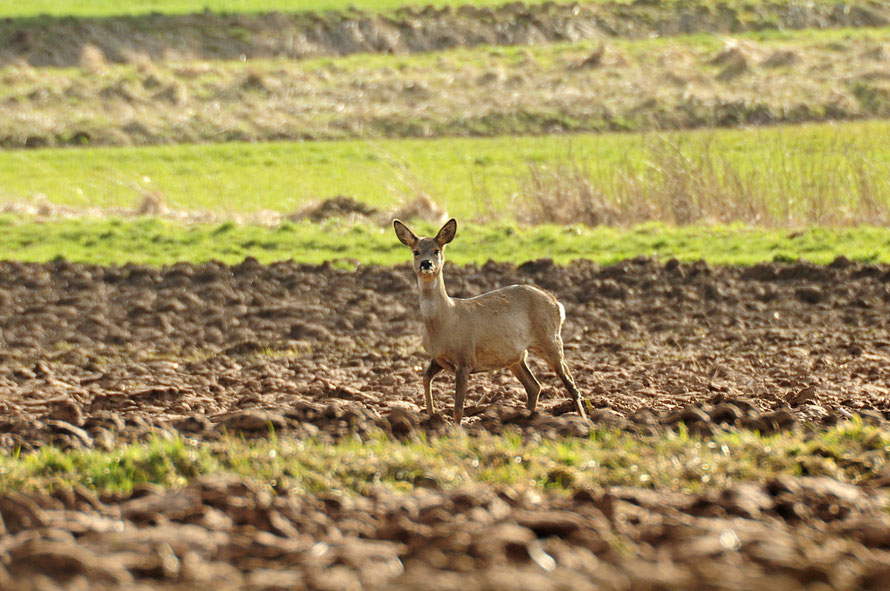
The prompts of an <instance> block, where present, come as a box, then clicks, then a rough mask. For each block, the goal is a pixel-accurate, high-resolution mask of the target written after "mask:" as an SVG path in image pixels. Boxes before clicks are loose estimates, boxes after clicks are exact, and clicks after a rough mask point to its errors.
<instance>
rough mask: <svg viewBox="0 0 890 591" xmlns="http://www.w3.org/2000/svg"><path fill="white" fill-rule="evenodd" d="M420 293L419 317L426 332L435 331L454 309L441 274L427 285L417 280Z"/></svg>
mask: <svg viewBox="0 0 890 591" xmlns="http://www.w3.org/2000/svg"><path fill="white" fill-rule="evenodd" d="M417 286H418V288H419V291H420V316H421V318H423V324H424V326H425V327H426V329H427V330H428V331H435V330H436V329H437V328H438V327H440V326H441V325H442V323H443V322H444V321H445V319H446V318H447V317H448V315H449V314H450V312H451V309H452V308H453V307H454V302H453V301H452V300H451V297H449V295H448V292H447V291H446V290H445V281H444V280H443V279H442V274H441V273H439V275H438V276H437V277H436V278H435V279H434V280H433V281H430V282H429V283H426V282H424V281H420V280H419V279H418V281H417Z"/></svg>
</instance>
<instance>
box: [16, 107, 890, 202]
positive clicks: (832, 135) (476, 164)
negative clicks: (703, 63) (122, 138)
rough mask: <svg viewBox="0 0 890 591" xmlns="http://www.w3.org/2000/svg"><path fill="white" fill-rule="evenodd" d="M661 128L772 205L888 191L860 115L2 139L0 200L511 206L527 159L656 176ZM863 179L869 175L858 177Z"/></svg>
mask: <svg viewBox="0 0 890 591" xmlns="http://www.w3.org/2000/svg"><path fill="white" fill-rule="evenodd" d="M665 141H667V142H669V144H670V145H675V146H679V147H680V153H679V156H680V159H681V160H682V159H683V158H689V159H691V160H703V164H702V166H703V167H706V166H709V165H711V164H713V165H718V168H719V167H720V166H722V167H723V168H722V169H723V170H731V171H737V172H738V173H739V174H740V175H742V176H743V177H744V178H743V180H744V181H745V183H746V184H745V185H744V186H745V187H752V188H754V189H756V190H757V194H754V195H751V199H752V200H757V202H762V203H764V204H766V205H767V206H769V207H772V206H773V204H775V205H776V206H777V207H780V208H781V207H783V206H784V205H787V204H792V205H793V208H797V209H801V210H806V209H807V208H808V207H810V206H811V205H812V204H813V203H814V200H816V199H817V198H822V197H824V196H825V195H831V196H833V197H834V198H835V199H849V200H850V203H853V201H854V200H855V199H858V198H860V197H859V196H860V194H861V193H863V191H866V192H868V193H870V194H873V195H874V197H875V199H876V200H877V201H879V202H882V203H886V202H887V200H888V194H890V180H888V179H890V121H871V122H861V123H850V124H813V125H800V126H783V127H775V128H753V129H740V130H722V131H694V132H685V133H676V134H665V135H661V134H582V135H574V136H545V137H495V138H477V139H471V138H443V139H436V140H415V139H409V140H379V141H360V140H350V141H332V142H311V143H266V144H241V143H228V144H219V145H178V146H159V147H146V148H98V149H70V148H66V149H44V150H31V151H3V152H0V200H7V201H16V200H20V201H28V200H31V199H33V198H34V196H35V195H42V196H44V197H45V198H46V199H47V200H49V201H50V202H52V203H56V204H63V205H69V206H73V207H87V206H93V207H104V208H114V207H133V206H134V205H136V204H137V203H138V202H139V201H140V200H141V194H140V192H139V190H138V189H139V188H140V187H141V188H142V189H143V190H146V191H158V192H160V193H161V194H163V195H164V196H165V197H166V200H167V203H168V204H169V205H170V206H171V207H174V208H178V209H186V210H193V209H199V210H211V211H215V212H230V213H250V212H257V211H261V210H275V211H281V212H289V211H293V210H294V209H296V208H298V207H299V206H300V205H302V204H305V203H306V202H308V201H311V200H315V199H323V198H327V197H332V196H336V195H348V196H351V197H353V198H355V199H358V200H360V201H362V202H364V203H367V204H370V205H372V206H375V207H379V208H383V209H391V208H394V207H395V206H396V205H397V204H398V203H399V202H400V201H403V200H410V199H413V198H415V197H417V196H419V195H428V196H429V197H431V198H432V199H433V200H434V201H436V202H437V203H439V204H440V205H442V206H444V207H445V208H446V209H447V210H448V212H449V213H450V214H452V215H455V216H457V217H459V218H461V219H467V218H473V219H492V218H505V217H506V218H510V217H512V214H513V213H515V211H516V208H517V207H518V206H519V205H521V199H520V198H519V195H520V192H521V191H522V190H523V188H524V184H523V183H524V182H525V181H526V180H527V178H528V176H529V170H530V166H534V167H536V169H537V170H546V169H552V170H556V169H559V167H560V166H563V165H565V163H572V164H573V165H577V166H579V167H581V168H583V170H584V171H585V173H586V174H587V175H588V176H589V178H591V179H593V181H594V182H595V183H596V186H597V187H598V188H599V189H600V190H602V191H603V192H604V193H605V194H606V195H607V196H609V195H612V196H613V197H614V196H615V195H614V192H615V191H617V190H618V189H620V188H621V187H623V186H627V185H628V183H631V184H634V183H635V184H634V186H639V187H643V188H645V187H646V186H650V185H654V184H657V183H660V182H661V180H660V179H663V178H664V171H663V170H662V169H659V168H658V166H657V165H658V161H657V156H658V154H659V153H662V152H663V149H662V148H661V147H660V146H663V145H665V144H664V142H665ZM653 159H654V160H655V161H654V162H653ZM861 171H865V172H866V173H867V174H866V175H865V176H863V174H861ZM718 173H719V170H718ZM863 178H864V179H866V180H869V182H871V180H873V181H874V183H873V184H874V186H865V187H863V186H861V185H862V183H861V182H860V181H861V180H862V179H863ZM715 179H716V182H717V183H718V186H716V187H715V189H716V190H720V189H721V188H726V189H727V190H737V188H738V183H737V182H736V181H737V179H734V178H723V177H721V176H720V175H719V174H717V175H716V176H715ZM643 197H644V198H645V195H643ZM783 204H784V205H783ZM817 205H818V204H817Z"/></svg>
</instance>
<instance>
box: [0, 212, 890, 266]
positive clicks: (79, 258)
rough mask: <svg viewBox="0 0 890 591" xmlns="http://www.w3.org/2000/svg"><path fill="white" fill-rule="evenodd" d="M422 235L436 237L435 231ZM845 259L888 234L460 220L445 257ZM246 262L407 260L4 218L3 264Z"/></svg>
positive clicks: (335, 226)
mask: <svg viewBox="0 0 890 591" xmlns="http://www.w3.org/2000/svg"><path fill="white" fill-rule="evenodd" d="M415 229H416V230H417V231H418V232H421V233H426V234H432V233H434V232H435V228H433V227H432V226H431V225H428V224H427V225H424V224H421V225H418V226H417V228H415ZM840 255H844V256H847V257H848V258H850V259H852V260H857V261H862V262H869V263H874V262H890V228H884V227H855V228H810V229H806V230H803V231H798V232H790V231H788V230H765V229H761V228H751V227H745V226H740V225H737V226H689V227H669V226H664V225H661V224H646V225H642V226H637V227H634V228H627V229H623V228H610V227H598V228H588V227H584V226H571V227H558V226H535V227H519V226H515V225H503V224H501V225H476V224H460V225H459V229H458V235H457V239H456V240H455V242H454V243H453V244H452V245H451V246H450V247H449V250H448V260H449V261H451V262H453V263H457V264H467V263H484V262H486V261H488V260H490V259H491V260H497V261H508V262H513V263H522V262H525V261H529V260H534V259H539V258H552V259H553V260H554V261H556V262H557V263H568V262H569V261H571V260H574V259H590V260H593V261H597V262H599V263H602V264H609V263H614V262H617V261H621V260H625V259H628V258H633V257H635V256H653V257H659V258H661V259H662V260H668V259H670V258H677V259H679V260H681V261H694V260H698V259H702V258H703V259H705V260H707V261H708V262H710V263H712V264H720V265H750V264H754V263H758V262H762V261H793V260H797V259H801V258H803V259H807V260H810V261H813V262H817V263H823V264H825V263H829V262H831V261H832V260H833V259H834V258H836V257H837V256H840ZM248 256H252V257H255V258H256V259H257V260H259V261H260V262H263V263H270V262H274V261H280V260H288V259H293V260H295V261H297V262H301V263H313V264H319V263H322V262H325V261H331V262H338V263H340V264H342V265H343V266H344V267H351V266H354V265H356V264H379V265H398V264H405V265H407V264H408V259H409V258H410V257H409V253H408V252H407V250H406V249H405V247H404V246H402V245H401V244H400V243H399V242H398V240H397V239H396V237H395V235H394V234H393V231H392V229H391V228H389V227H378V226H372V225H346V224H340V223H338V222H337V221H335V220H332V221H328V222H326V223H321V224H311V223H308V222H307V223H298V224H293V223H289V222H285V223H284V224H283V225H281V226H280V227H276V228H266V227H258V226H243V225H238V224H234V223H231V222H225V223H221V224H210V225H190V226H187V225H182V224H178V223H172V222H163V221H159V220H157V219H137V220H133V221H123V220H118V219H70V220H64V219H63V220H56V221H47V222H42V223H36V222H33V221H27V220H23V219H22V218H18V217H12V216H4V217H0V259H10V260H19V261H30V262H45V261H52V260H56V259H65V260H69V261H72V262H82V263H97V264H104V265H108V264H124V263H128V262H134V263H148V264H152V265H165V264H172V263H175V262H177V261H186V262H194V263H200V262H205V261H209V260H219V261H222V262H225V263H237V262H240V261H242V260H244V258H246V257H248Z"/></svg>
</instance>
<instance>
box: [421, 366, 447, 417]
mask: <svg viewBox="0 0 890 591" xmlns="http://www.w3.org/2000/svg"><path fill="white" fill-rule="evenodd" d="M443 369H444V368H443V367H442V366H441V365H439V364H438V363H436V360H435V359H433V360H431V361H430V364H429V366H427V368H426V371H425V372H424V373H423V399H424V400H425V401H426V412H428V413H429V414H430V415H433V414H435V413H436V404H435V403H434V402H433V378H434V377H436V374H437V373H439V372H440V371H442V370H443Z"/></svg>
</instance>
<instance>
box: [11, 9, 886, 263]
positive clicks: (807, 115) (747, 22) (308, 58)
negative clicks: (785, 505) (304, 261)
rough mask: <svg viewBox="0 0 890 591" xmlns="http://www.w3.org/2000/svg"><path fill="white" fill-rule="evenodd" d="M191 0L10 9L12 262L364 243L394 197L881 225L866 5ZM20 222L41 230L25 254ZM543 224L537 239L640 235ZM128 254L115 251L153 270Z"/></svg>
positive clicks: (502, 220)
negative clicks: (273, 236) (146, 220)
mask: <svg viewBox="0 0 890 591" xmlns="http://www.w3.org/2000/svg"><path fill="white" fill-rule="evenodd" d="M205 4H206V6H204V5H202V9H201V10H200V11H195V10H194V9H193V5H190V4H186V3H182V2H177V1H173V0H171V1H169V2H132V3H126V4H120V3H107V2H99V1H96V2H62V3H41V2H36V3H27V4H16V5H8V6H4V7H2V8H0V15H3V16H6V17H7V18H6V20H5V21H4V22H3V23H0V39H3V40H5V42H6V43H5V44H3V45H2V49H0V80H2V82H3V84H2V85H0V144H2V146H4V147H5V149H3V150H0V208H2V211H3V212H5V215H6V216H7V217H6V218H5V219H6V221H7V222H8V224H9V227H10V228H15V232H18V233H19V234H20V235H19V236H18V237H17V238H15V239H14V240H13V242H14V243H16V244H19V247H18V248H19V250H17V252H18V253H19V255H17V256H27V257H29V258H31V259H33V258H40V257H41V256H42V257H44V258H52V257H54V256H58V253H70V254H71V255H72V256H74V255H75V253H76V256H77V257H80V258H82V259H84V260H94V257H91V255H90V254H89V251H90V249H89V248H84V247H83V245H84V244H92V243H97V244H98V243H102V242H103V240H102V239H96V240H91V239H89V238H87V237H86V234H85V233H89V232H91V231H92V232H94V233H95V234H96V235H97V236H106V235H110V236H113V235H114V232H111V233H110V234H109V232H108V230H107V228H106V226H107V224H108V223H110V222H108V221H107V220H106V218H108V219H113V220H116V221H114V222H113V223H115V224H123V225H124V226H127V225H129V224H136V225H135V226H134V227H137V228H138V227H141V226H139V223H138V222H137V221H136V218H139V217H144V216H149V217H157V218H159V220H160V223H159V224H158V225H156V226H152V227H153V228H154V229H153V230H152V231H153V232H164V233H169V234H170V235H171V240H172V242H177V243H178V242H181V240H182V235H184V233H188V232H190V231H192V230H189V229H188V227H190V226H193V225H195V224H199V225H201V229H200V230H195V231H197V232H198V233H199V234H200V233H202V232H205V231H206V232H210V233H211V234H210V235H212V231H213V230H212V229H211V227H212V226H213V225H214V224H229V223H233V224H236V225H239V226H240V225H247V226H249V227H250V228H253V229H252V230H249V231H247V232H248V233H249V232H256V233H263V232H267V231H268V230H267V229H268V228H274V227H276V226H278V225H280V224H291V225H293V224H296V226H294V227H298V228H303V229H302V230H301V233H308V234H309V235H314V234H315V230H314V229H310V228H311V226H310V225H309V224H310V223H311V222H313V221H322V220H325V219H329V218H336V219H337V220H338V221H337V223H336V225H335V226H332V227H337V228H340V227H341V226H342V227H348V226H350V225H354V224H358V225H360V226H362V227H365V228H366V230H367V233H368V236H375V235H376V232H377V231H378V229H379V228H381V227H385V226H386V225H387V223H388V220H389V219H390V218H391V217H392V216H394V215H401V216H402V217H406V218H409V219H411V218H416V219H417V220H419V221H420V222H421V223H423V222H424V221H426V222H427V223H429V224H431V225H432V224H435V223H437V222H439V221H441V220H442V219H443V218H444V217H445V216H446V215H450V216H457V217H458V218H460V219H461V221H462V222H463V223H462V225H463V226H464V227H470V226H473V225H476V226H486V225H490V226H491V227H492V228H497V230H495V231H496V232H500V231H501V229H503V228H513V229H515V231H517V232H518V233H519V235H523V236H524V235H526V234H528V235H534V234H535V233H542V234H547V233H548V232H550V230H547V229H546V228H547V227H555V226H559V225H570V226H572V227H577V228H609V229H615V230H614V231H616V232H621V233H624V234H627V235H634V232H635V228H637V227H638V225H640V224H643V225H646V226H644V227H645V228H648V229H647V230H645V231H644V232H643V233H648V232H650V231H651V229H652V228H659V230H658V231H659V232H661V233H664V234H665V235H673V234H676V233H677V232H678V231H681V230H682V231H683V232H686V231H691V232H692V233H693V234H695V233H696V232H698V230H683V228H692V227H695V228H699V229H701V230H702V231H703V232H712V233H713V234H714V235H717V234H719V232H720V230H717V228H726V227H731V228H736V229H738V228H745V231H743V232H742V231H734V232H735V234H734V236H735V238H734V240H755V239H754V238H753V236H754V235H755V234H757V235H758V236H769V235H771V233H773V232H775V231H778V230H781V229H787V230H788V231H789V232H790V233H792V234H793V233H794V232H797V231H799V230H807V229H812V228H844V230H842V231H841V230H839V231H837V232H836V233H835V234H834V235H835V236H840V235H842V234H843V235H849V233H850V231H851V230H850V228H857V227H860V226H862V227H869V228H878V227H881V226H883V225H885V224H886V223H887V222H888V217H890V213H888V212H890V151H888V148H887V146H888V145H890V141H888V140H890V133H888V131H890V124H888V119H887V117H890V44H888V41H887V39H888V31H890V28H887V27H888V25H890V13H888V12H887V11H886V10H885V9H884V8H883V7H882V6H880V5H876V4H873V3H845V4H840V3H836V2H830V1H827V2H817V3H810V4H807V5H805V6H804V5H799V4H797V3H794V2H777V3H759V2H755V3H747V4H741V3H738V2H717V3H711V2H691V3H675V2H656V3H645V4H644V3H639V2H637V3H623V2H618V3H610V2H593V3H587V4H581V5H568V4H566V3H538V2H531V3H527V4H517V3H506V2H499V1H491V2H487V1H486V2H471V3H458V2H439V3H433V4H423V5H411V4H406V3H404V2H390V1H389V0H381V1H380V2H359V3H344V2H340V1H339V0H329V1H328V2H323V3H312V4H311V5H310V4H309V3H302V4H300V3H297V4H294V3H278V2H268V1H267V2H258V1H251V2H247V1H245V2H237V1H217V2H211V3H205ZM100 17H101V18H100ZM326 204H327V205H326ZM32 223H39V224H41V225H40V226H39V227H38V228H37V229H36V230H39V231H40V232H46V233H47V235H48V236H49V235H52V236H53V238H52V239H51V240H50V241H51V242H54V243H56V247H55V248H48V246H47V244H42V245H40V248H37V249H34V246H36V243H34V242H33V241H31V238H29V237H28V235H29V233H30V230H29V229H28V226H29V224H32ZM72 225H73V226H76V227H77V229H76V231H73V232H72V231H70V229H71V228H70V227H69V226H72ZM50 227H55V228H56V229H55V230H49V228H50ZM180 227H182V230H180ZM214 227H215V226H214ZM91 228H92V229H91ZM158 228H162V230H158ZM485 231H486V230H485V229H484V228H480V229H479V232H481V233H484V232H485ZM604 231H605V230H604ZM608 231H612V230H608ZM825 231H828V230H825ZM833 231H834V230H832V232H833ZM583 232H588V230H586V229H584V230H583ZM583 232H582V233H583ZM758 233H759V234H758ZM136 234H137V235H138V234H139V232H138V231H137V232H136ZM285 234H286V232H285ZM74 236H77V240H79V241H81V242H71V243H68V242H65V240H66V238H65V237H69V238H71V239H72V240H74V238H73V237H74ZM556 236H559V238H558V239H557V242H558V245H552V246H551V247H550V248H549V249H544V250H543V251H541V252H539V253H538V254H539V255H540V256H545V255H551V254H552V255H553V256H555V257H557V258H559V259H563V258H564V257H568V256H570V254H571V253H574V254H577V255H579V256H592V257H595V258H598V259H599V260H617V258H620V257H621V256H634V255H635V254H651V253H653V252H658V249H657V248H652V247H650V246H648V245H647V246H645V247H643V246H641V247H640V249H638V250H637V251H633V250H632V249H631V250H628V249H626V248H625V246H616V247H615V251H614V252H613V253H611V254H596V249H594V248H582V249H580V250H578V248H577V247H576V245H575V244H574V243H573V242H572V241H573V240H575V238H571V236H577V234H573V233H571V232H569V233H565V234H564V235H563V234H560V233H556ZM152 239H153V240H155V241H156V242H155V244H157V240H158V238H157V237H156V236H155V237H154V238H152ZM757 240H760V239H759V238H758V239H757ZM29 241H31V242H29ZM59 241H62V242H59ZM562 241H566V242H564V243H563V242H562ZM242 242H244V243H246V244H252V242H251V241H250V240H245V241H242ZM254 242H256V244H260V243H261V242H263V241H262V240H258V241H254ZM619 242H621V241H619ZM26 243H27V244H30V246H27V247H26V246H24V245H25V244H26ZM828 243H830V244H834V239H831V240H828ZM105 246H107V244H106V245H104V246H103V249H100V250H101V253H102V254H101V256H100V258H102V260H107V259H108V255H109V253H112V252H116V251H114V250H113V249H112V250H104V248H105ZM10 248H13V247H12V246H10ZM257 248H258V249H260V250H258V251H257V253H258V254H259V255H260V258H263V259H264V260H267V259H268V258H269V257H270V256H271V253H275V256H279V255H280V256H287V250H286V249H282V250H279V248H278V247H275V248H271V247H269V248H266V250H265V252H263V251H262V247H259V246H257ZM325 248H332V247H330V246H325ZM350 248H351V247H350ZM596 248H600V247H599V246H597V247H596ZM838 248H841V247H838ZM884 248H885V247H884V243H883V241H881V240H877V241H876V242H874V244H873V248H872V249H859V248H853V247H852V245H851V249H852V250H851V252H853V251H855V252H854V253H853V254H854V256H857V257H861V258H863V259H868V260H883V259H885V258H886V252H885V250H884ZM161 250H163V249H161ZM198 250H199V251H200V252H202V253H203V254H202V255H201V256H204V257H212V256H221V257H223V258H226V259H227V260H228V259H229V258H231V257H233V256H242V255H246V254H251V253H252V252H253V251H252V250H250V248H245V247H244V246H243V244H242V246H239V247H238V248H237V249H235V251H233V252H229V253H227V252H225V251H224V250H220V251H218V252H215V253H214V252H209V251H204V250H201V249H198ZM779 250H781V249H779ZM829 250H831V252H836V250H832V249H829ZM742 251H746V249H744V248H743V249H741V251H740V252H742ZM138 252H140V253H142V254H138V255H137V254H136V253H135V252H134V253H133V254H130V255H128V254H126V253H117V254H115V255H114V256H118V255H119V256H123V257H125V258H126V257H127V256H140V257H142V259H145V260H147V259H151V260H153V261H155V262H161V261H162V260H167V259H163V258H158V257H157V256H155V255H148V254H145V253H144V251H142V250H139V251H138ZM158 252H160V251H158ZM320 252H321V251H319V250H318V249H317V248H316V249H314V250H312V257H311V258H313V260H314V259H318V258H322V259H323V258H325V257H328V258H332V259H338V258H343V256H342V253H340V252H338V251H337V250H336V249H334V250H328V251H325V252H326V253H327V254H320ZM667 252H671V253H674V252H677V253H684V254H682V256H683V257H686V258H688V257H689V256H692V254H690V252H689V250H688V249H685V250H684V249H683V248H680V249H679V250H678V249H676V248H669V249H667ZM752 252H760V250H759V249H758V248H754V247H752V248H751V249H747V252H745V255H744V257H742V258H733V257H732V256H726V257H724V256H723V255H717V254H716V253H714V252H710V251H707V250H706V249H703V250H701V251H700V252H699V254H700V255H705V254H707V255H708V256H711V257H717V258H719V259H720V260H721V261H725V262H733V261H734V262H742V259H744V260H745V261H750V260H753V259H752V258H751V254H750V253H752ZM26 253H28V254H26ZM38 253H42V254H38ZM516 253H523V255H522V256H526V253H527V256H534V251H533V250H527V249H526V248H525V247H522V248H519V249H517V250H516V251H515V253H514V254H513V255H510V258H511V260H517V258H516V257H517V256H519V255H518V254H516ZM788 253H792V254H791V255H789V254H788ZM353 254H354V253H353ZM797 254H798V251H797V250H795V249H794V248H792V249H791V250H790V251H787V252H786V251H782V252H778V251H776V250H773V251H767V252H765V254H764V256H766V257H775V256H778V257H779V258H782V257H785V256H797ZM170 256H172V253H171V254H170ZM195 256H198V255H193V256H192V258H194V257H195ZM295 256H305V255H301V254H299V253H297V254H295ZM505 256H506V255H505ZM801 256H806V252H805V251H804V253H803V254H801ZM827 256H828V255H827V254H822V255H817V258H820V260H821V259H825V258H826V257H827ZM362 260H365V261H367V262H370V261H371V260H373V261H375V262H376V261H380V262H382V261H384V260H385V261H390V259H389V258H387V257H386V256H376V255H375V256H369V257H366V258H364V259H362ZM467 260H477V255H476V254H473V255H471V256H468V259H467Z"/></svg>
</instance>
